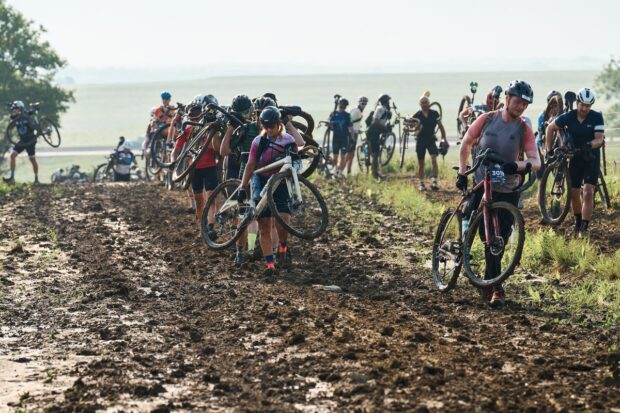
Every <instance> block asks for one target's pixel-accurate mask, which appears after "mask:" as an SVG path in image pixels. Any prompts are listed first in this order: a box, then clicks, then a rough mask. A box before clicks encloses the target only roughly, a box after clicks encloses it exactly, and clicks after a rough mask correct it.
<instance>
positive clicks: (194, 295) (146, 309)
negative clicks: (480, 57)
mask: <svg viewBox="0 0 620 413" xmlns="http://www.w3.org/2000/svg"><path fill="white" fill-rule="evenodd" d="M321 190H322V192H323V193H324V195H325V197H326V199H327V200H328V204H329V206H330V214H331V215H330V220H331V221H330V229H329V230H328V232H327V233H326V234H325V235H324V236H323V237H322V238H321V239H318V240H316V241H315V242H301V241H298V240H292V241H291V249H292V252H293V254H294V260H295V264H296V265H295V268H294V269H292V270H288V271H282V270H281V271H280V274H279V275H278V276H277V277H276V279H275V281H270V280H266V279H265V278H263V276H262V275H261V273H262V263H252V264H250V265H248V266H247V267H245V268H242V269H236V268H235V267H233V266H232V259H233V255H234V253H233V251H232V250H230V251H225V252H223V253H222V252H213V251H210V250H208V249H207V248H206V247H205V246H204V245H202V243H201V241H200V240H199V238H198V230H197V226H196V224H195V223H194V222H193V221H192V219H191V218H190V216H188V215H186V214H185V213H184V212H183V210H184V208H185V207H186V203H185V201H186V200H185V199H184V198H183V197H182V196H181V195H180V194H179V193H169V192H166V191H165V190H164V189H163V188H161V187H158V186H155V185H153V184H142V185H123V184H119V185H115V184H113V185H108V186H99V185H97V186H79V187H77V186H76V187H59V188H53V187H49V186H39V187H36V188H34V189H32V190H29V191H16V192H14V193H12V194H10V195H8V196H6V197H4V198H0V260H1V261H0V262H1V267H0V411H12V410H18V409H20V408H23V409H24V410H27V411H49V412H65V411H66V412H69V411H99V410H100V411H157V412H166V411H282V412H285V411H286V412H290V411H302V412H320V411H417V412H426V411H532V412H535V411H551V412H556V411H604V412H609V411H615V412H620V365H619V363H620V357H618V356H617V355H615V354H617V353H613V352H611V353H610V348H613V346H614V344H617V343H618V342H619V335H618V331H617V329H611V330H609V329H608V330H603V329H601V328H599V327H597V326H596V325H590V326H587V327H583V326H577V325H575V324H572V323H570V322H558V321H557V320H558V319H562V318H565V316H564V315H562V314H546V313H543V312H541V311H536V310H534V309H532V308H530V307H527V306H522V305H519V304H517V302H516V301H511V302H509V303H508V305H507V307H506V308H504V309H502V310H491V309H489V308H488V307H487V306H486V305H484V304H482V303H481V302H480V301H479V298H478V295H477V294H476V292H475V291H474V290H473V289H472V288H469V287H468V286H467V285H466V284H465V283H463V284H462V285H461V286H459V288H458V289H457V290H455V291H454V292H453V293H452V294H448V295H441V294H439V293H437V292H436V291H435V289H434V286H433V285H432V281H431V277H430V274H429V270H428V268H426V265H427V264H426V261H427V259H428V257H429V254H430V247H431V237H430V236H429V234H428V229H427V228H416V227H414V226H412V225H411V224H408V223H406V222H404V221H402V220H400V219H398V218H397V217H396V216H395V215H394V214H392V213H391V212H390V211H389V210H386V209H385V208H381V207H378V206H377V205H374V204H373V203H372V201H371V200H369V199H366V198H360V197H359V196H356V195H355V194H353V193H352V192H351V189H350V188H349V187H348V186H347V185H346V184H342V185H329V186H321ZM331 285H337V286H339V287H340V288H341V291H332V290H329V289H325V288H322V287H321V286H331Z"/></svg>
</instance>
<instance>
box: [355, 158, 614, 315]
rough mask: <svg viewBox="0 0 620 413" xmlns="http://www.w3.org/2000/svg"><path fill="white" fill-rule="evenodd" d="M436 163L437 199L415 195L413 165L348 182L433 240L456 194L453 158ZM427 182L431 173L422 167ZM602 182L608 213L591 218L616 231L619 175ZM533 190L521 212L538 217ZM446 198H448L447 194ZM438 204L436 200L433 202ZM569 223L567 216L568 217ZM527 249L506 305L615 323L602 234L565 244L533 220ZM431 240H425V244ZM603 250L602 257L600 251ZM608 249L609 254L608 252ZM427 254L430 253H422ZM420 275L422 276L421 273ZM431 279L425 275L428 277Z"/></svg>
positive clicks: (609, 258)
mask: <svg viewBox="0 0 620 413" xmlns="http://www.w3.org/2000/svg"><path fill="white" fill-rule="evenodd" d="M450 155H451V156H450V158H448V159H446V161H445V162H442V161H440V162H439V165H440V170H441V171H440V175H441V176H442V177H444V179H443V181H442V182H441V186H442V188H444V189H445V190H444V191H440V192H441V194H438V195H437V196H436V195H435V194H434V193H433V192H430V191H427V192H425V193H421V192H419V191H418V190H417V179H414V178H413V174H417V169H415V162H414V161H412V160H410V161H408V162H407V163H406V164H405V167H404V168H403V173H398V172H399V170H398V169H397V168H396V167H394V165H393V164H390V165H388V167H387V168H384V172H388V173H389V177H388V179H387V180H386V181H383V182H380V183H377V182H376V181H374V180H373V179H372V178H370V177H369V176H368V177H367V176H366V175H361V174H360V175H356V176H355V177H353V178H352V179H351V182H352V186H353V188H354V191H356V192H357V193H359V194H362V195H366V196H368V197H371V198H372V199H373V200H374V201H375V202H377V203H379V204H380V205H383V206H385V207H389V208H390V209H391V210H392V211H393V212H394V213H396V214H397V215H398V216H400V217H403V218H405V219H407V220H409V221H410V222H411V223H412V225H414V226H415V229H416V230H417V231H419V232H422V233H424V234H429V235H430V234H434V231H435V228H436V225H437V222H438V219H439V217H440V216H441V213H442V212H443V211H444V210H445V209H446V208H449V207H453V206H456V203H457V202H458V195H457V192H456V191H454V193H451V188H453V185H454V184H453V182H452V181H453V180H450V179H447V177H452V176H453V175H454V171H452V169H451V165H452V164H453V163H455V162H456V155H455V154H454V153H452V154H450ZM426 172H427V176H429V175H430V169H429V167H427V171H426ZM609 172H610V175H608V176H607V184H608V187H609V191H610V195H611V198H612V205H613V209H612V211H611V212H609V211H608V212H606V213H605V214H601V213H600V206H599V207H598V208H599V212H596V213H595V214H596V215H595V220H598V221H599V222H600V224H599V228H600V227H601V226H608V225H609V226H616V227H617V226H618V223H619V222H618V221H619V219H618V216H619V214H620V202H619V201H620V174H619V173H618V172H615V174H614V175H611V173H612V171H611V168H610V171H609ZM536 191H537V186H536V185H535V186H534V188H532V189H531V190H529V191H528V192H527V193H525V194H524V196H523V198H524V199H525V200H526V210H527V209H531V210H532V211H531V212H535V214H534V215H535V216H536V219H537V218H538V216H537V214H536V213H537V211H538V210H537V204H536ZM447 192H448V193H449V194H448V193H447ZM437 198H439V199H437ZM567 219H568V220H570V219H571V216H570V215H569V217H567ZM526 230H527V233H526V243H525V247H524V250H523V256H522V259H521V265H520V267H519V269H518V270H517V273H516V274H514V275H513V276H512V277H511V278H510V279H509V281H508V283H509V285H511V288H513V289H515V290H517V291H519V293H517V294H515V295H512V294H511V299H513V300H516V301H518V302H519V303H520V304H522V305H527V306H533V307H535V308H538V309H540V310H544V311H548V312H550V313H555V314H565V315H568V317H569V318H570V319H571V320H572V321H578V322H596V323H602V324H603V325H606V326H612V325H617V324H618V322H619V321H620V249H619V248H618V246H617V245H613V244H611V245H606V243H609V240H606V239H604V238H605V235H604V232H603V233H600V234H598V233H597V232H596V230H594V231H593V233H592V234H591V239H589V240H588V239H574V238H568V237H566V236H565V235H564V233H562V232H559V231H555V230H554V229H552V228H550V227H548V226H542V225H540V223H539V222H538V221H537V220H535V219H531V218H530V219H529V220H526ZM429 239H430V238H429ZM603 245H606V248H604V249H605V252H603V249H602V246H603ZM610 247H611V248H610ZM426 253H427V254H430V248H429V250H428V251H426ZM424 271H427V270H426V269H424ZM429 278H430V273H429Z"/></svg>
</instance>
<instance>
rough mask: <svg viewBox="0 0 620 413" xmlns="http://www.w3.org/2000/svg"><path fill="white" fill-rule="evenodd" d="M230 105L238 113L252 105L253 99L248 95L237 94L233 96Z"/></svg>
mask: <svg viewBox="0 0 620 413" xmlns="http://www.w3.org/2000/svg"><path fill="white" fill-rule="evenodd" d="M230 107H231V108H232V110H233V111H235V112H237V113H243V112H245V111H247V110H249V109H250V108H251V107H252V101H251V100H250V98H249V97H247V95H237V96H235V97H234V98H233V100H232V104H231V105H230Z"/></svg>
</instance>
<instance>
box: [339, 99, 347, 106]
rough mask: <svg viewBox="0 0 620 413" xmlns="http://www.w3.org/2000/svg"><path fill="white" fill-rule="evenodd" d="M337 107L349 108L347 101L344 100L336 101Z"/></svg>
mask: <svg viewBox="0 0 620 413" xmlns="http://www.w3.org/2000/svg"><path fill="white" fill-rule="evenodd" d="M338 106H340V107H341V108H346V107H347V106H349V101H348V100H347V99H345V98H342V99H340V100H339V101H338Z"/></svg>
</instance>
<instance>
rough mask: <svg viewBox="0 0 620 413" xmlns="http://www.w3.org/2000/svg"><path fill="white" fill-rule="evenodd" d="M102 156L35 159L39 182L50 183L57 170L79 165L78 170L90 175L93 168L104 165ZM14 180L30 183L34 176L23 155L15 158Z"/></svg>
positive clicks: (28, 162)
mask: <svg viewBox="0 0 620 413" xmlns="http://www.w3.org/2000/svg"><path fill="white" fill-rule="evenodd" d="M105 161H106V160H105V158H104V156H101V155H97V156H77V157H76V156H55V157H40V158H37V163H38V164H39V180H40V181H41V182H46V183H48V182H50V177H51V175H52V173H54V172H55V171H56V170H57V169H58V168H63V169H65V170H66V169H68V168H70V167H71V165H74V164H75V165H79V166H80V169H81V170H82V171H84V172H86V173H88V174H92V172H93V170H94V168H95V166H97V165H99V164H102V163H104V162H105ZM15 180H16V181H17V182H32V181H33V180H34V175H33V172H32V166H31V165H30V161H29V160H28V158H27V157H26V156H24V155H21V156H19V157H18V158H17V168H16V170H15Z"/></svg>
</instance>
